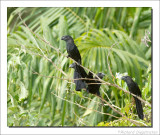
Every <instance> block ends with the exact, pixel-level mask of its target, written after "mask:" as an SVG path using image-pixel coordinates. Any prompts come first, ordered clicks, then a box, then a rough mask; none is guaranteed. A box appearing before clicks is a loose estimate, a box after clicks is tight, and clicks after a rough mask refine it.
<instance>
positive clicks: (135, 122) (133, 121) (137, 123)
mask: <svg viewBox="0 0 160 135" xmlns="http://www.w3.org/2000/svg"><path fill="white" fill-rule="evenodd" d="M95 96H96V97H98V98H100V99H101V100H102V101H104V102H105V103H106V104H108V106H109V107H110V108H112V110H113V111H115V112H116V113H118V114H120V115H121V116H122V117H124V118H125V119H126V120H128V121H130V122H132V123H134V124H135V125H136V126H140V125H139V124H140V123H139V122H137V121H135V120H132V119H129V118H128V117H126V116H125V115H124V114H123V113H121V112H119V111H118V110H116V109H115V108H114V107H113V106H112V105H111V104H110V103H108V102H107V101H106V100H104V99H103V98H102V97H99V96H97V95H95ZM141 124H142V123H141ZM144 126H147V125H145V124H144Z"/></svg>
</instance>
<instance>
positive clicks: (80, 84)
mask: <svg viewBox="0 0 160 135" xmlns="http://www.w3.org/2000/svg"><path fill="white" fill-rule="evenodd" d="M75 84H76V91H81V89H83V88H86V84H85V82H83V81H82V80H76V83H75Z"/></svg>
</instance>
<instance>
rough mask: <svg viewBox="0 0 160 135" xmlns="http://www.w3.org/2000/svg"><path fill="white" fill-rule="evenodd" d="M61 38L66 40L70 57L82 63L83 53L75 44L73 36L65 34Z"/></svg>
mask: <svg viewBox="0 0 160 135" xmlns="http://www.w3.org/2000/svg"><path fill="white" fill-rule="evenodd" d="M61 40H64V41H66V49H67V53H68V57H70V58H72V59H74V60H75V61H76V62H78V63H79V64H81V55H80V53H79V50H78V48H77V46H76V45H75V44H74V40H73V38H72V37H71V36H68V35H67V36H63V37H62V38H61Z"/></svg>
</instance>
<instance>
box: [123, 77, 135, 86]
mask: <svg viewBox="0 0 160 135" xmlns="http://www.w3.org/2000/svg"><path fill="white" fill-rule="evenodd" d="M121 79H122V80H124V81H125V82H126V83H127V84H130V83H133V80H132V78H131V77H130V76H122V77H121Z"/></svg>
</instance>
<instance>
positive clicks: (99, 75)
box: [97, 73, 105, 79]
mask: <svg viewBox="0 0 160 135" xmlns="http://www.w3.org/2000/svg"><path fill="white" fill-rule="evenodd" d="M97 76H98V77H99V78H101V79H102V78H103V77H104V76H105V74H104V73H98V74H97Z"/></svg>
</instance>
